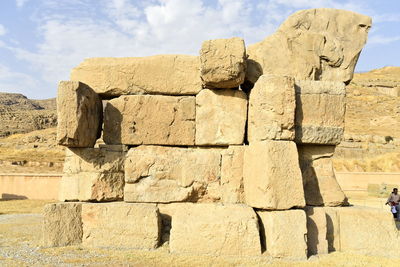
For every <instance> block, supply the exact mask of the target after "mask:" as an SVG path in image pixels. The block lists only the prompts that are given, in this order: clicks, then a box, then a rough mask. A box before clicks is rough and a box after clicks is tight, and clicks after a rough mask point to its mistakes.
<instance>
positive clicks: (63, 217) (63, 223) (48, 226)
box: [43, 203, 82, 247]
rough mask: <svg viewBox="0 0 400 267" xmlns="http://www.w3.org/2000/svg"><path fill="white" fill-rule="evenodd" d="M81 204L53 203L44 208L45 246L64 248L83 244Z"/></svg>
mask: <svg viewBox="0 0 400 267" xmlns="http://www.w3.org/2000/svg"><path fill="white" fill-rule="evenodd" d="M81 210H82V204H81V203H53V204H47V205H46V206H45V207H44V213H43V217H44V219H43V245H44V246H46V247H62V246H70V245H77V244H80V243H81V242H82V220H81Z"/></svg>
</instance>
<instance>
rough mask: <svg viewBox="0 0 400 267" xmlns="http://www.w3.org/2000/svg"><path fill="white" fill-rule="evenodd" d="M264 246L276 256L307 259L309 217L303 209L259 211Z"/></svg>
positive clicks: (270, 253) (269, 252) (271, 254)
mask: <svg viewBox="0 0 400 267" xmlns="http://www.w3.org/2000/svg"><path fill="white" fill-rule="evenodd" d="M257 214H258V216H259V218H260V223H261V225H262V228H261V238H262V240H263V242H264V244H263V247H264V248H266V250H267V253H268V254H269V255H270V256H272V257H274V258H285V259H292V260H305V259H307V242H306V240H307V218H306V214H305V212H304V211H303V210H286V211H257Z"/></svg>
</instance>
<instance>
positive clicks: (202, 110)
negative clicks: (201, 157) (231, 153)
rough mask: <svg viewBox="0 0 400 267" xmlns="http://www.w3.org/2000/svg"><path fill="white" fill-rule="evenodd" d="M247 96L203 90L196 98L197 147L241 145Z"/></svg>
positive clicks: (225, 91)
mask: <svg viewBox="0 0 400 267" xmlns="http://www.w3.org/2000/svg"><path fill="white" fill-rule="evenodd" d="M246 118H247V95H246V93H244V92H243V91H239V90H229V89H225V90H208V89H204V90H202V91H201V92H200V93H199V94H198V95H197V96H196V145H232V144H233V145H239V144H242V143H243V139H244V131H245V126H246Z"/></svg>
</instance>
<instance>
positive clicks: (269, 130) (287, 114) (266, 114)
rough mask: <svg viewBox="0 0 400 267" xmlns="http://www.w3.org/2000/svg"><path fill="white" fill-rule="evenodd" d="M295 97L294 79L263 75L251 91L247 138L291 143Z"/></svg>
mask: <svg viewBox="0 0 400 267" xmlns="http://www.w3.org/2000/svg"><path fill="white" fill-rule="evenodd" d="M295 109H296V96H295V88H294V79H293V78H291V77H286V76H277V75H262V76H260V78H259V79H258V80H257V82H256V83H255V85H254V87H253V89H252V90H251V91H250V98H249V118H248V126H247V131H248V139H249V142H250V143H252V142H257V141H263V140H294V137H295V133H294V132H295V127H294V119H295Z"/></svg>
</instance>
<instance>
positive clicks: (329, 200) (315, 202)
mask: <svg viewBox="0 0 400 267" xmlns="http://www.w3.org/2000/svg"><path fill="white" fill-rule="evenodd" d="M298 151H299V161H300V168H301V172H302V175H303V186H304V196H305V199H306V203H307V205H310V206H323V205H324V206H341V205H344V204H347V198H346V196H345V194H344V193H343V191H342V189H341V188H340V185H339V183H338V182H337V180H336V176H335V172H334V169H333V164H332V156H333V153H334V151H335V146H318V145H298Z"/></svg>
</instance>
